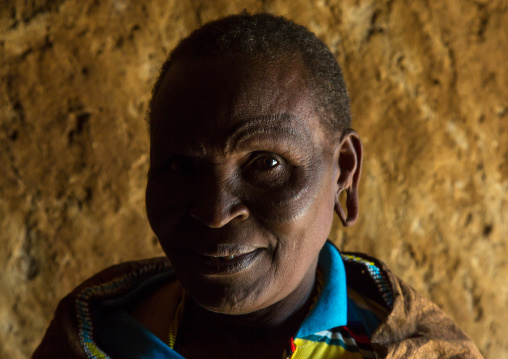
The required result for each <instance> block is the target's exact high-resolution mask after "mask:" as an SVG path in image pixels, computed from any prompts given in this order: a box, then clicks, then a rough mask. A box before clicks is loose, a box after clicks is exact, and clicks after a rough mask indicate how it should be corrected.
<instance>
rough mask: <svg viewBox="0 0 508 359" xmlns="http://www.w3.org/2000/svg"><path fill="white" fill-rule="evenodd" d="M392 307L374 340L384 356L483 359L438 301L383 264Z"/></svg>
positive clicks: (426, 358)
mask: <svg viewBox="0 0 508 359" xmlns="http://www.w3.org/2000/svg"><path fill="white" fill-rule="evenodd" d="M376 262H377V263H376V264H378V265H379V267H380V269H381V270H382V271H383V272H384V274H385V275H386V277H387V278H388V280H389V281H390V284H391V287H392V289H393V295H394V305H393V310H392V311H391V313H390V315H389V316H388V318H387V319H386V321H385V322H384V323H383V324H381V325H380V326H379V328H378V329H377V330H376V331H375V332H374V334H373V336H372V338H371V342H372V344H373V347H374V349H375V350H376V352H377V353H378V354H379V356H380V357H381V358H387V359H395V358H396V359H405V358H425V359H429V358H483V356H482V355H481V354H480V352H479V351H478V349H477V348H476V346H475V344H474V343H473V341H472V340H471V339H470V338H469V337H468V336H467V335H466V334H464V332H462V330H460V329H459V328H458V327H457V325H456V324H455V323H454V322H453V321H452V320H451V319H450V318H449V317H448V315H446V314H445V313H444V312H443V311H442V310H441V309H440V308H439V307H438V306H437V305H436V304H434V303H433V302H431V301H430V300H428V299H426V298H424V297H422V296H421V295H419V294H418V293H417V292H416V291H415V290H414V289H413V288H411V287H410V286H409V285H407V284H406V283H405V282H404V281H402V280H401V279H399V278H397V277H396V276H394V275H393V274H392V273H391V272H390V271H389V270H388V268H387V267H386V265H384V263H382V262H380V261H378V260H376Z"/></svg>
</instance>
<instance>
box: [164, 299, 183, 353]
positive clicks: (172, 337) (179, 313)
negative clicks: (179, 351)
mask: <svg viewBox="0 0 508 359" xmlns="http://www.w3.org/2000/svg"><path fill="white" fill-rule="evenodd" d="M184 309H185V290H182V295H181V297H180V303H178V307H177V308H176V312H175V316H174V317H173V320H172V321H171V324H170V326H169V339H168V345H169V347H170V348H171V349H175V343H176V335H177V334H178V328H179V327H180V324H181V323H182V319H183V312H184Z"/></svg>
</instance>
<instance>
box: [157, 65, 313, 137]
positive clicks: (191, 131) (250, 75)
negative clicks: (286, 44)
mask: <svg viewBox="0 0 508 359" xmlns="http://www.w3.org/2000/svg"><path fill="white" fill-rule="evenodd" d="M314 108H315V103H314V99H313V96H312V93H311V92H310V91H309V87H308V86H307V81H306V77H305V75H304V70H303V65H302V64H300V63H298V62H290V61H281V60H278V61H276V62H273V63H270V62H267V63H255V62H247V61H240V60H230V59H217V58H212V59H202V60H189V61H183V60H182V61H176V62H175V63H174V64H172V65H171V67H170V69H169V70H168V72H167V74H166V76H165V78H164V79H163V82H162V85H161V87H160V90H159V92H158V93H157V94H156V96H155V98H154V100H153V103H152V111H151V124H150V127H151V136H152V140H153V138H154V137H157V136H158V135H160V134H161V133H162V134H167V133H168V132H170V133H179V134H180V135H181V136H183V137H186V138H189V137H192V138H193V139H198V138H201V139H202V140H203V141H206V139H208V140H209V139H211V138H212V137H214V136H220V135H221V134H225V133H226V132H228V131H231V130H233V129H236V128H238V127H248V126H249V124H250V123H257V125H259V126H263V124H266V125H267V126H274V125H277V122H279V123H280V125H281V126H282V125H284V126H285V127H294V128H295V129H298V128H300V129H301V130H302V131H305V132H309V133H313V134H317V133H319V132H321V131H320V125H319V121H318V119H317V117H316V116H315V111H314ZM183 137H182V138H183Z"/></svg>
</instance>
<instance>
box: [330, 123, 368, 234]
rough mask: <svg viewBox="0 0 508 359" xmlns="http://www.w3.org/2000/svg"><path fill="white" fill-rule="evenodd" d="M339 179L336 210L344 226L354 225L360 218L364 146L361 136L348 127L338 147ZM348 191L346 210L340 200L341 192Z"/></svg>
mask: <svg viewBox="0 0 508 359" xmlns="http://www.w3.org/2000/svg"><path fill="white" fill-rule="evenodd" d="M338 151H339V156H338V163H339V170H340V174H339V179H338V181H337V195H336V198H335V212H336V213H337V215H338V216H339V218H340V221H341V222H342V225H343V226H344V227H349V226H351V225H353V224H354V223H355V222H356V220H357V219H358V214H359V200H358V186H359V184H360V176H361V173H362V161H363V146H362V141H361V140H360V136H359V135H358V133H357V132H356V131H355V130H353V129H348V130H346V131H345V132H344V134H343V135H342V137H341V141H340V145H339V148H338ZM343 191H346V195H347V198H346V210H347V214H346V211H344V208H342V204H341V203H340V201H339V196H340V193H342V192H343Z"/></svg>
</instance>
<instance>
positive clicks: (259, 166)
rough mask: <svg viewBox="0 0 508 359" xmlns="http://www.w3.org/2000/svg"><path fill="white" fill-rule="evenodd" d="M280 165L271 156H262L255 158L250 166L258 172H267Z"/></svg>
mask: <svg viewBox="0 0 508 359" xmlns="http://www.w3.org/2000/svg"><path fill="white" fill-rule="evenodd" d="M278 165H280V162H279V161H278V160H277V159H276V158H275V157H273V156H269V155H263V156H260V157H258V158H256V159H255V160H254V161H253V162H252V164H251V166H252V167H253V168H254V169H256V170H258V171H268V170H271V169H273V168H275V167H277V166H278Z"/></svg>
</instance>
